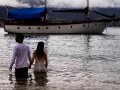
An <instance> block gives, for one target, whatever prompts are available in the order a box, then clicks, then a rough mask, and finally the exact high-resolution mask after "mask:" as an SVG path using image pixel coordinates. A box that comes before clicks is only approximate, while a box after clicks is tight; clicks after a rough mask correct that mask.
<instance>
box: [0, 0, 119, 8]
mask: <svg viewBox="0 0 120 90" xmlns="http://www.w3.org/2000/svg"><path fill="white" fill-rule="evenodd" d="M86 1H87V0H47V6H48V7H57V8H61V7H62V8H66V7H67V8H69V7H70V8H79V7H85V6H86ZM89 2H90V7H120V0H89ZM0 5H9V6H14V7H18V6H28V4H27V3H26V4H22V3H18V2H17V1H16V0H1V1H0Z"/></svg>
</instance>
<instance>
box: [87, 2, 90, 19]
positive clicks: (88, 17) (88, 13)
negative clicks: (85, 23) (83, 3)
mask: <svg viewBox="0 0 120 90" xmlns="http://www.w3.org/2000/svg"><path fill="white" fill-rule="evenodd" d="M87 19H88V20H89V19H90V12H89V0H87Z"/></svg>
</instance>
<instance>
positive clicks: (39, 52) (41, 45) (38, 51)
mask: <svg viewBox="0 0 120 90" xmlns="http://www.w3.org/2000/svg"><path fill="white" fill-rule="evenodd" d="M35 53H36V56H37V57H39V58H41V57H43V56H44V43H43V42H39V43H38V45H37V49H36V51H35Z"/></svg>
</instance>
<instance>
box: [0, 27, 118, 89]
mask: <svg viewBox="0 0 120 90" xmlns="http://www.w3.org/2000/svg"><path fill="white" fill-rule="evenodd" d="M14 38H15V35H14V34H7V33H5V32H4V30H3V29H0V90H120V28H107V31H105V32H104V34H103V35H80V34H79V35H25V40H24V43H26V44H28V45H29V46H30V50H31V53H32V52H33V51H34V50H35V49H36V46H37V43H38V42H39V41H43V42H44V43H45V50H46V51H47V53H48V72H47V77H46V78H44V79H42V80H35V77H34V74H33V65H32V68H31V69H29V78H28V80H27V82H26V83H25V84H19V83H17V81H16V80H15V76H14V69H13V70H12V72H10V71H9V70H8V68H9V65H10V58H11V55H12V50H13V47H14V45H15V44H16V42H15V39H14ZM23 83H24V82H23Z"/></svg>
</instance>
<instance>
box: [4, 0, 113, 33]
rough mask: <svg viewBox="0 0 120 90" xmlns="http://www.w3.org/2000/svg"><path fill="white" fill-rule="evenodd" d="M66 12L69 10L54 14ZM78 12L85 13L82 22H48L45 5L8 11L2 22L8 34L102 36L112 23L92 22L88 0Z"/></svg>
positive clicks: (101, 20) (105, 20)
mask: <svg viewBox="0 0 120 90" xmlns="http://www.w3.org/2000/svg"><path fill="white" fill-rule="evenodd" d="M45 2H46V1H45ZM67 11H68V12H69V11H71V10H63V11H62V10H61V11H54V12H67ZM73 11H75V10H73ZM79 11H80V12H82V13H85V15H86V18H87V19H85V20H83V21H81V20H78V21H74V20H73V21H49V20H47V12H48V10H47V5H46V4H45V7H40V8H14V9H10V10H9V9H8V17H7V19H6V20H4V29H5V32H8V33H25V34H27V33H29V34H102V33H103V31H104V29H105V28H106V27H107V25H108V24H109V23H110V22H111V21H112V20H111V18H110V19H98V20H92V19H91V18H90V12H89V0H87V7H86V8H85V9H82V10H79Z"/></svg>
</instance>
